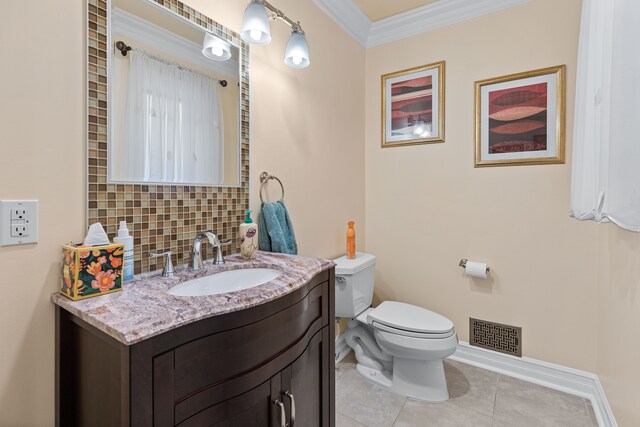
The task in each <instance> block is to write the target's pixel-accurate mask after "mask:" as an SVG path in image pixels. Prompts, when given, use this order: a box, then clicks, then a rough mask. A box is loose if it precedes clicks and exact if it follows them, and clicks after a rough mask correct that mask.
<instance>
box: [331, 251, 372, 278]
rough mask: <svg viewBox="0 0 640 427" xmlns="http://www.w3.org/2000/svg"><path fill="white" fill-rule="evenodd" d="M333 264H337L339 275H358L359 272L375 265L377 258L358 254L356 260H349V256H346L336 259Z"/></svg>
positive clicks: (361, 253)
mask: <svg viewBox="0 0 640 427" xmlns="http://www.w3.org/2000/svg"><path fill="white" fill-rule="evenodd" d="M333 262H335V263H336V274H337V275H349V274H356V273H357V272H358V271H361V270H364V269H365V268H367V267H369V266H372V265H374V264H375V263H376V257H375V255H371V254H365V253H363V252H356V257H355V258H354V259H347V256H346V255H345V256H343V257H340V258H337V259H334V260H333Z"/></svg>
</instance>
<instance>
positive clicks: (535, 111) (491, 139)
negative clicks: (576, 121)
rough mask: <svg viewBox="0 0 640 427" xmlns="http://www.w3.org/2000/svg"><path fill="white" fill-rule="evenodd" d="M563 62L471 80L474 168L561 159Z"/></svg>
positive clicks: (563, 105)
mask: <svg viewBox="0 0 640 427" xmlns="http://www.w3.org/2000/svg"><path fill="white" fill-rule="evenodd" d="M565 70H566V67H565V66H564V65H560V66H556V67H550V68H543V69H540V70H534V71H528V72H526V73H519V74H512V75H509V76H504V77H498V78H493V79H488V80H482V81H478V82H476V83H475V98H476V99H475V100H476V105H475V115H476V119H475V131H476V132H475V133H476V136H475V166H476V167H482V166H505V165H537V164H547V163H564V154H565V141H564V140H565V72H566V71H565Z"/></svg>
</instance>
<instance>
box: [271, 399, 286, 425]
mask: <svg viewBox="0 0 640 427" xmlns="http://www.w3.org/2000/svg"><path fill="white" fill-rule="evenodd" d="M273 404H274V405H276V406H279V407H280V427H287V414H286V413H285V411H284V403H282V402H280V401H279V400H278V399H276V400H274V401H273Z"/></svg>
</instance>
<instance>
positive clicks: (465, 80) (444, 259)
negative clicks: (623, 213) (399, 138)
mask: <svg viewBox="0 0 640 427" xmlns="http://www.w3.org/2000/svg"><path fill="white" fill-rule="evenodd" d="M580 8H581V1H580V0H564V1H562V2H558V1H557V0H536V1H535V2H532V3H529V4H526V5H523V6H517V7H513V8H511V9H508V10H505V11H502V12H498V13H494V14H492V15H488V16H484V17H480V18H476V19H473V20H471V21H467V22H464V23H461V24H457V25H453V26H449V27H446V28H444V29H440V30H437V31H434V32H431V33H427V34H423V35H419V36H415V37H412V38H409V39H406V40H401V41H398V42H395V43H391V44H388V45H384V46H380V47H376V48H373V49H369V50H367V58H366V62H367V65H366V218H367V228H366V234H367V250H368V251H369V252H371V253H373V254H375V255H377V256H378V269H377V282H376V292H377V296H378V298H380V299H396V300H399V301H405V302H412V303H415V304H418V305H421V306H424V307H428V308H431V309H434V310H436V311H438V312H440V313H442V314H444V315H446V316H448V317H449V318H451V319H452V320H453V322H454V324H455V325H456V328H457V330H458V332H459V336H460V339H462V340H464V341H468V338H469V337H468V322H469V317H476V318H480V319H486V320H491V321H496V322H500V323H507V324H511V325H517V326H522V328H523V352H524V355H525V356H529V357H534V358H537V359H542V360H547V361H551V362H555V363H559V364H563V365H567V366H572V367H574V368H578V369H585V370H588V371H595V369H596V340H595V339H594V337H593V331H594V330H595V329H596V326H597V325H596V316H595V312H596V297H597V295H596V280H595V275H596V262H595V261H596V256H595V251H594V245H595V242H596V235H595V232H596V228H595V226H589V224H586V225H585V224H580V223H578V222H577V221H575V220H572V219H570V218H569V216H568V212H569V206H568V204H569V185H570V171H571V166H570V164H571V146H572V141H571V133H572V132H571V130H572V125H573V110H574V108H573V104H574V102H573V99H574V88H575V71H576V60H577V45H578V31H579V21H580V10H581V9H580ZM440 60H446V129H447V130H446V142H445V143H443V144H432V145H418V146H408V147H396V148H385V149H381V148H380V76H381V75H382V74H385V73H390V72H393V71H397V70H402V69H406V68H411V67H415V66H419V65H422V64H428V63H432V62H436V61H440ZM560 64H566V65H567V72H568V73H567V77H568V79H567V80H568V84H567V105H568V108H567V129H568V132H567V135H568V137H567V157H568V161H567V164H565V165H543V166H511V167H495V168H477V169H475V168H474V167H473V146H474V129H473V120H474V112H473V105H474V90H473V89H474V81H476V80H481V79H486V78H491V77H498V76H502V75H506V74H511V73H516V72H522V71H528V70H533V69H537V68H543V67H548V66H553V65H560ZM461 258H469V259H471V260H478V261H483V262H487V263H489V264H490V266H491V268H492V271H491V278H490V279H489V280H477V279H476V280H472V279H469V278H468V277H466V276H464V275H463V274H462V273H463V270H462V269H461V268H460V267H458V262H459V261H460V259H461Z"/></svg>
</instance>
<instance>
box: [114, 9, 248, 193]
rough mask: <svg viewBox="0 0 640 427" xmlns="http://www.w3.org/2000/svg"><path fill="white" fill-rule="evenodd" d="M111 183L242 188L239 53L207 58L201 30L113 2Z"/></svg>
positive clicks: (165, 14)
mask: <svg viewBox="0 0 640 427" xmlns="http://www.w3.org/2000/svg"><path fill="white" fill-rule="evenodd" d="M111 19H112V21H111V22H112V25H111V45H112V46H113V45H115V42H116V41H121V42H123V44H124V45H126V46H129V47H130V48H131V50H128V51H127V52H126V53H127V54H126V56H125V55H123V54H122V52H121V51H120V50H118V49H114V50H113V51H112V52H111V57H110V82H111V85H110V97H111V98H110V99H111V103H110V106H111V108H110V110H109V114H110V120H109V123H110V129H109V130H110V132H109V135H110V140H109V159H108V166H109V181H110V182H128V183H156V184H190V185H208V186H211V185H213V186H217V185H229V186H235V185H239V183H240V176H239V163H240V150H239V131H240V129H239V128H240V126H239V120H240V117H239V96H240V93H239V84H238V83H239V69H240V65H239V64H240V58H239V54H240V53H239V49H238V48H237V47H236V46H233V45H231V58H230V59H228V60H226V61H216V60H213V59H210V58H207V57H205V56H204V55H203V54H202V44H203V40H204V37H205V32H204V29H203V28H200V27H198V26H196V25H194V24H193V23H191V22H189V21H187V20H185V19H182V18H181V17H178V16H176V15H173V14H171V13H169V12H167V11H166V10H165V9H163V8H159V7H157V6H155V5H154V4H153V3H151V2H149V1H147V0H113V1H112V2H111Z"/></svg>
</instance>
